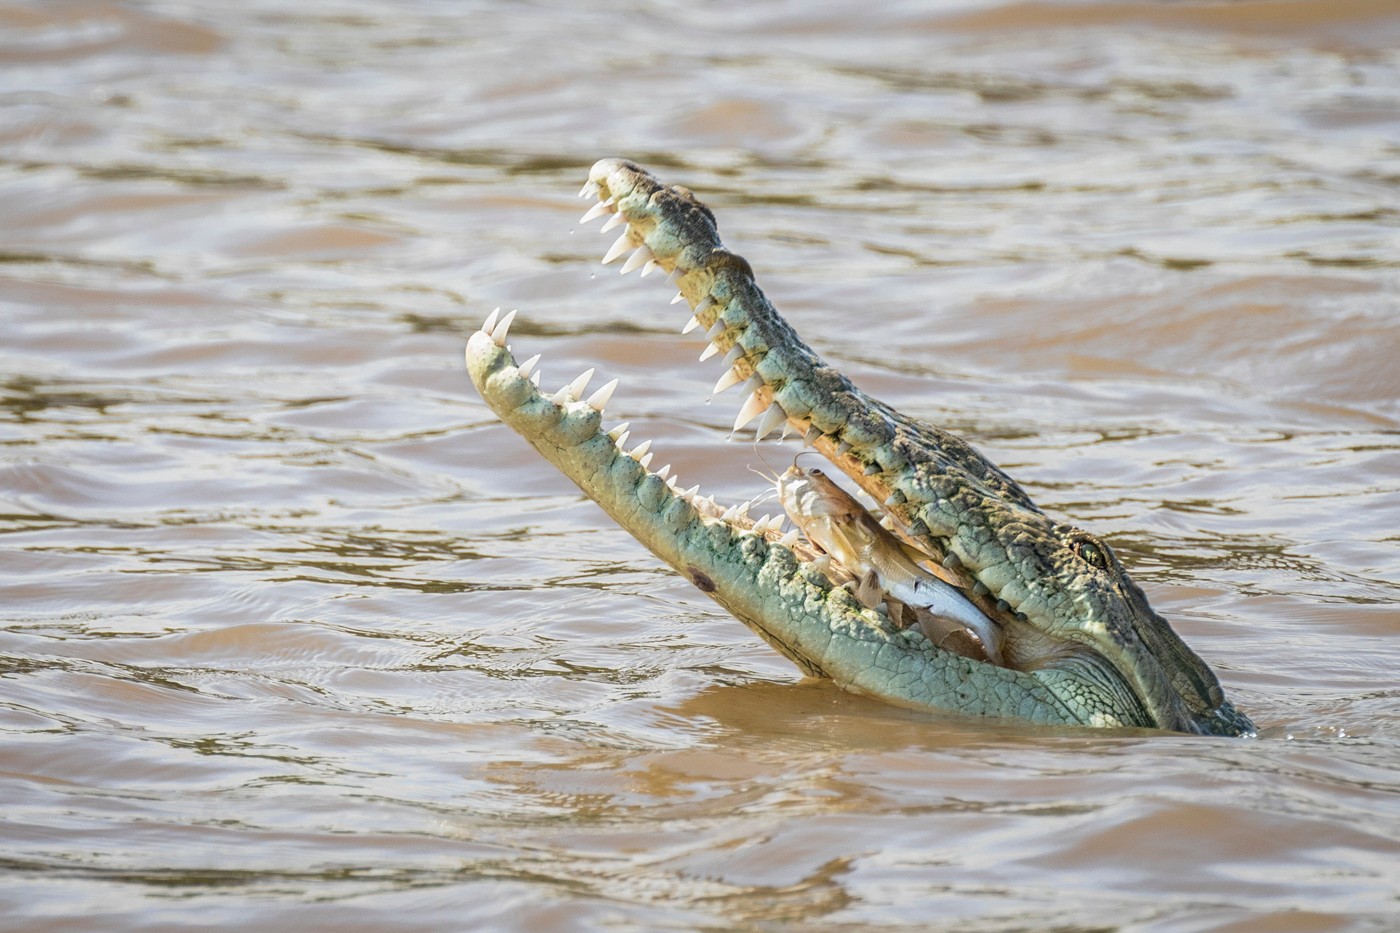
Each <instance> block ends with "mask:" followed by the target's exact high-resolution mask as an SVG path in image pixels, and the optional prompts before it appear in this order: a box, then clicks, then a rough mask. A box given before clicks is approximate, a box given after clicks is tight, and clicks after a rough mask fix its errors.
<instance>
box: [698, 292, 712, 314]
mask: <svg viewBox="0 0 1400 933" xmlns="http://www.w3.org/2000/svg"><path fill="white" fill-rule="evenodd" d="M714 305H715V299H714V298H713V297H712V296H710V295H706V296H705V297H704V298H703V299H701V301H700V303H699V304H698V305H696V306H695V313H696V314H704V313H705V312H706V311H708V310H710V309H711V308H713V307H714Z"/></svg>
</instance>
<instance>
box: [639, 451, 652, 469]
mask: <svg viewBox="0 0 1400 933" xmlns="http://www.w3.org/2000/svg"><path fill="white" fill-rule="evenodd" d="M655 456H656V454H654V453H650V454H647V455H646V456H645V457H643V458H642V459H640V460H638V461H637V462H638V463H640V464H641V465H642V469H644V470H645V469H646V468H647V467H649V466H651V458H652V457H655Z"/></svg>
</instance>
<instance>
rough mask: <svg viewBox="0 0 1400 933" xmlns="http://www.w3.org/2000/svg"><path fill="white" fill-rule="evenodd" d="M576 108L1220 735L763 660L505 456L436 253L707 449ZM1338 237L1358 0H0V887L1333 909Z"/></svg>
mask: <svg viewBox="0 0 1400 933" xmlns="http://www.w3.org/2000/svg"><path fill="white" fill-rule="evenodd" d="M604 156H627V157H631V158H635V159H637V160H639V161H641V162H643V163H645V164H647V165H648V166H650V167H651V168H652V169H653V170H655V171H656V172H658V173H659V174H661V175H662V176H663V177H664V178H665V179H666V180H669V181H676V182H682V183H685V184H687V185H689V186H690V187H692V188H693V189H695V190H696V191H697V192H699V193H700V194H701V196H702V197H703V198H704V199H705V200H706V201H707V202H708V203H710V204H711V205H712V206H713V207H714V209H715V210H716V212H717V214H718V217H719V221H720V226H721V230H722V232H723V234H724V235H725V238H726V242H727V243H728V244H729V245H730V246H731V247H733V248H734V249H736V250H737V251H739V252H741V253H743V254H744V255H745V256H747V258H748V259H749V260H750V261H751V262H752V263H753V265H754V266H755V268H756V269H757V270H758V273H759V276H760V281H761V283H762V284H763V286H764V287H765V289H766V290H767V291H768V293H769V294H770V295H771V296H772V297H773V298H774V299H775V301H776V302H777V303H778V305H779V306H780V307H781V308H782V309H783V310H784V312H785V313H786V314H787V315H788V317H789V319H790V320H791V321H792V322H793V323H794V325H795V326H796V327H797V328H798V329H799V330H800V332H801V333H802V334H803V336H804V337H805V338H806V339H807V340H808V341H809V342H810V343H812V344H813V345H814V346H815V347H816V348H817V349H818V351H820V352H821V353H823V354H825V355H826V356H827V357H828V358H830V359H831V360H833V361H834V362H836V363H837V364H838V365H839V366H840V367H842V368H843V369H844V370H845V371H846V372H847V373H849V374H850V375H851V376H852V377H853V378H855V379H856V380H857V381H858V382H859V383H860V384H862V385H863V386H864V387H866V388H867V389H868V390H870V391H871V392H873V393H874V394H876V395H878V396H881V397H883V398H885V399H887V400H889V401H890V402H892V403H894V404H895V405H897V406H898V407H900V408H902V409H904V410H905V411H908V412H911V413H914V414H917V415H920V416H924V417H927V418H930V419H932V420H934V421H936V422H938V423H940V424H943V425H945V426H949V427H951V428H953V429H955V430H957V431H960V432H961V433H963V434H964V435H966V436H967V437H969V438H970V439H971V440H973V441H974V442H975V443H977V444H978V445H980V446H981V447H982V448H983V449H984V450H985V451H986V452H987V453H988V454H989V455H990V456H991V457H992V458H993V459H994V460H996V461H997V462H999V463H1000V464H1001V465H1003V466H1004V467H1006V468H1007V469H1008V470H1009V471H1010V472H1011V473H1012V474H1013V475H1015V476H1016V477H1018V478H1019V479H1020V480H1022V482H1023V483H1024V484H1025V485H1026V486H1027V488H1028V489H1029V491H1030V492H1031V493H1032V495H1033V496H1034V497H1036V499H1037V500H1038V501H1039V502H1040V503H1041V505H1042V506H1043V507H1045V508H1047V509H1048V510H1050V511H1052V512H1054V513H1056V514H1058V515H1062V516H1065V517H1067V518H1070V519H1072V520H1074V521H1076V522H1078V523H1081V524H1083V525H1085V526H1087V527H1089V528H1091V529H1093V530H1094V531H1096V532H1099V533H1102V534H1104V535H1106V536H1107V537H1108V538H1109V539H1110V540H1111V541H1112V542H1113V543H1114V544H1115V545H1116V546H1117V548H1118V549H1119V550H1120V552H1121V553H1122V554H1123V555H1124V556H1125V559H1126V560H1127V561H1128V562H1129V563H1130V565H1131V566H1132V567H1133V569H1134V572H1135V575H1136V577H1137V579H1138V580H1139V581H1140V582H1141V583H1142V584H1143V585H1144V586H1145V587H1146V588H1147V590H1148V591H1149V593H1150V595H1151V596H1152V598H1153V600H1154V603H1155V604H1156V605H1157V607H1158V608H1159V609H1160V610H1162V611H1163V612H1164V613H1165V614H1166V615H1167V616H1168V617H1169V618H1171V619H1172V620H1173V621H1174V624H1175V625H1176V627H1177V628H1178V630H1179V631H1181V633H1182V634H1183V635H1184V636H1185V637H1186V639H1187V640H1188V641H1189V642H1190V643H1191V644H1192V646H1193V647H1194V648H1195V649H1196V650H1197V651H1198V652H1199V653H1201V654H1202V655H1203V656H1205V657H1206V658H1207V659H1209V661H1210V662H1211V663H1212V664H1213V665H1214V666H1215V668H1216V670H1217V671H1218V672H1219V673H1220V675H1221V678H1222V679H1223V681H1224V682H1225V684H1226V687H1227V689H1228V691H1229V692H1230V694H1231V695H1232V697H1233V698H1234V699H1235V700H1236V702H1237V703H1238V704H1239V706H1240V707H1241V708H1243V709H1245V710H1247V711H1248V712H1249V713H1250V714H1251V715H1252V716H1253V717H1254V718H1255V720H1256V721H1257V722H1258V724H1259V726H1260V730H1261V734H1260V736H1259V738H1257V739H1254V740H1246V741H1233V740H1232V741H1226V740H1212V739H1201V738H1189V737H1180V736H1171V735H1162V734H1151V733H1132V734H1122V733H1118V734H1115V733H1086V732H1073V731H1064V732H1055V731H1047V730H1036V729H1030V728H1023V727H1017V726H1014V725H1004V724H1003V725H984V724H975V723H967V722H959V721H951V720H940V719H938V718H936V717H930V716H925V715H916V714H912V713H908V712H904V711H900V710H897V709H892V708H889V707H886V706H883V705H881V704H879V703H875V702H871V701H867V700H862V699H860V698H857V697H853V696H849V695H846V694H844V693H842V692H840V691H838V690H836V689H834V688H832V687H830V686H829V685H825V684H822V683H818V682H812V681H804V680H801V679H800V678H799V677H798V676H797V675H796V673H795V671H794V670H793V669H792V667H791V666H790V665H788V664H787V663H786V662H785V661H783V660H782V659H781V658H779V657H778V656H777V655H775V654H774V653H773V652H772V651H770V650H769V649H768V648H766V647H765V646H764V645H763V644H761V643H760V642H759V641H758V639H757V638H755V637H754V636H753V635H751V634H750V633H749V632H748V631H747V630H746V629H744V628H743V627H742V626H740V625H739V624H738V623H737V622H735V621H734V620H732V619H730V618H729V617H727V616H726V615H724V614H723V613H722V612H720V611H719V610H718V609H717V608H716V607H715V606H714V605H713V604H711V603H710V602H708V601H707V600H706V599H705V597H704V596H703V595H702V594H700V593H699V592H698V591H696V590H694V589H693V588H691V587H690V586H689V584H687V583H685V582H684V581H682V580H681V579H679V578H677V577H676V576H674V575H672V574H670V573H669V572H667V571H665V570H664V569H662V568H661V567H660V566H659V565H658V564H657V562H656V561H655V560H653V559H652V558H651V557H650V555H648V554H647V553H646V552H645V551H644V550H643V549H642V548H641V547H640V546H639V545H637V544H636V543H634V542H633V541H632V540H631V539H630V538H629V537H627V536H626V535H625V534H624V533H623V532H621V531H620V530H618V529H617V528H616V527H614V526H612V525H611V524H610V523H609V522H608V521H606V520H605V518H604V517H603V516H602V514H601V513H600V512H599V511H598V510H597V509H596V508H595V507H594V506H592V505H591V504H590V503H588V502H587V501H585V500H583V499H582V498H581V497H580V495H579V494H578V493H577V492H576V491H575V490H574V489H573V488H572V487H571V486H569V485H568V484H567V483H566V482H565V481H564V480H562V479H561V478H560V477H558V476H557V475H556V474H554V473H553V472H552V471H551V470H550V469H549V468H548V467H546V466H545V465H544V464H543V462H542V461H540V460H538V459H536V458H535V457H533V456H532V455H531V454H530V452H529V451H528V449H527V448H526V447H525V446H524V444H523V443H521V442H520V441H519V440H518V439H517V438H516V437H515V436H514V435H513V434H511V433H510V432H509V431H508V430H506V429H505V428H503V427H502V426H500V425H499V424H497V423H496V422H495V421H494V420H493V418H492V417H491V416H490V414H489V412H487V411H486V409H485V408H484V406H483V405H482V404H481V403H480V401H479V399H477V398H476V396H475V394H474V393H473V391H472V389H471V388H470V385H469V383H468V382H467V380H466V377H465V375H464V373H463V372H462V366H461V350H462V347H463V344H464V342H465V339H466V337H467V335H468V334H469V333H470V332H471V331H472V330H473V329H475V327H476V326H477V325H478V324H479V323H480V321H481V320H482V318H484V317H485V315H486V313H487V312H488V311H490V309H491V308H493V307H495V306H497V305H504V306H506V307H519V308H520V309H521V312H520V313H521V316H520V318H519V320H518V321H517V323H516V325H515V328H514V331H513V337H512V342H513V343H514V345H515V347H516V350H517V352H518V353H523V354H524V355H530V354H533V353H536V352H539V353H542V354H543V363H542V366H543V370H544V373H545V385H546V386H547V387H550V388H553V387H555V386H557V385H558V384H562V383H563V382H565V381H566V380H568V379H571V378H572V377H573V376H574V375H575V374H577V373H578V372H580V371H581V370H583V369H585V368H588V367H597V369H598V371H599V374H600V376H599V377H598V378H599V380H601V379H603V378H612V377H620V378H621V379H622V385H621V388H620V389H619V390H618V393H617V395H616V396H615V400H614V402H613V403H612V413H613V414H614V415H615V416H616V417H617V418H619V419H622V418H625V419H628V420H630V421H631V422H632V425H633V431H634V436H636V437H638V438H641V437H647V436H650V437H653V438H655V449H656V450H657V451H658V456H659V457H661V458H662V459H661V460H660V461H658V462H666V461H669V462H671V463H673V464H674V466H675V469H677V470H678V472H679V473H680V474H681V476H682V478H683V479H685V480H687V481H689V482H700V483H701V484H702V488H704V489H706V490H709V491H711V492H713V493H715V494H716V495H717V496H718V497H719V498H720V499H722V500H725V501H735V500H736V499H741V498H747V497H748V496H750V495H753V494H754V493H756V492H758V491H759V489H760V488H761V481H760V480H758V479H757V478H756V477H754V476H753V475H752V474H751V473H750V472H749V470H748V468H749V467H750V466H754V467H761V466H762V464H761V462H760V460H759V454H758V453H757V452H755V451H754V449H753V448H752V446H751V445H749V444H746V443H743V442H737V441H735V442H726V440H725V438H726V435H727V434H728V427H729V424H730V422H731V421H732V419H733V415H734V410H735V406H737V404H738V402H739V399H738V398H737V397H736V396H735V397H731V396H724V397H722V398H721V399H717V400H716V401H715V402H714V403H713V404H710V405H706V404H705V398H706V396H707V395H708V394H709V391H710V387H711V385H712V383H713V381H714V379H715V377H716V376H717V375H718V371H717V368H716V366H715V364H714V361H710V362H709V363H698V362H697V361H696V359H695V357H696V355H697V353H698V351H699V349H700V348H701V346H702V343H701V342H698V341H695V340H693V339H691V338H689V337H687V338H682V337H680V336H679V334H678V330H679V326H680V324H681V323H682V322H683V320H684V314H682V313H678V312H677V311H676V309H675V308H674V307H671V306H668V305H667V300H668V299H669V298H670V292H669V291H668V290H667V289H666V288H665V287H664V286H663V285H662V284H661V283H660V282H659V281H658V278H659V277H656V276H653V277H651V278H648V279H647V280H645V281H638V280H637V277H636V276H629V277H627V278H625V279H624V278H622V277H620V276H618V274H617V271H616V269H617V267H616V266H611V267H607V268H604V267H602V266H600V265H599V263H598V260H599V258H600V256H601V254H602V252H603V251H604V249H605V248H606V246H607V244H608V243H609V242H611V237H600V236H599V235H598V234H597V232H596V227H587V228H584V227H580V226H579V225H578V223H577V220H578V217H579V215H580V214H581V213H582V210H583V207H584V205H583V202H580V201H578V200H576V198H575V193H576V192H577V190H578V188H579V186H580V184H581V183H582V181H583V178H584V174H585V172H586V170H587V167H588V166H589V164H591V163H592V162H593V161H594V160H595V159H597V158H600V157H604ZM1398 263H1400V13H1397V10H1396V7H1395V6H1394V4H1393V3H1391V2H1388V0H1335V2H1325V0H1316V2H1308V0H1268V2H1256V3H1228V4H1200V3H1190V2H1183V3H1161V4H1158V3H1113V2H1103V3H1092V2H1068V3H1049V2H1045V3H1040V2H1012V3H998V2H991V0H970V2H966V3H958V4H936V3H935V4H918V3H903V4H890V5H874V4H866V5H861V6H860V7H857V6H856V5H852V4H840V3H835V2H815V3H804V4H781V3H775V4H754V3H745V4H733V3H724V4H695V3H661V4H640V3H623V2H615V3H612V2H610V3H602V4H537V3H529V4H516V3H491V2H480V3H469V4H455V3H446V2H429V0H401V2H392V3H382V2H379V3H369V2H360V0H336V2H323V3H308V4H300V5H298V4H287V3H274V2H268V0H258V2H251V3H240V4H229V3H215V2H212V0H149V2H116V0H109V2H100V3H99V2H83V0H73V2H49V0H43V2H40V0H35V2H32V3H17V2H14V0H0V326H2V327H3V340H0V400H3V408H0V444H3V446H2V447H0V506H2V508H0V511H2V512H3V515H0V530H3V532H4V533H3V536H0V608H3V625H0V800H3V810H0V813H3V820H0V866H3V867H2V868H0V927H3V928H5V929H25V930H42V931H54V930H96V929H101V930H175V929H188V928H191V927H194V926H234V925H237V926H240V927H246V928H249V929H296V930H306V929H318V930H319V929H335V930H340V931H351V930H383V929H403V930H417V929H423V930H428V929H444V930H446V929H502V930H506V929H519V930H535V931H537V930H689V929H713V930H728V929H769V930H777V929H785V930H795V929H802V930H809V929H811V930H823V929H829V930H837V929H841V930H848V929H910V930H913V929H920V930H923V929H934V930H1031V929H1058V930H1100V929H1117V928H1131V929H1152V930H1168V931H1184V930H1205V929H1228V930H1237V931H1244V930H1250V931H1255V930H1258V931H1265V930H1268V931H1273V930H1288V931H1311V930H1343V929H1347V930H1350V929H1361V930H1366V929H1394V928H1396V926H1397V924H1400V902H1398V901H1397V889H1400V773H1398V769H1400V687H1397V669H1398V668H1400V648H1397V628H1398V627H1400V612H1398V611H1397V597H1400V583H1397V581H1400V548H1397V544H1400V538H1397V532H1396V529H1397V528H1400V433H1397V429H1400V401H1398V400H1400V305H1398V304H1397V297H1396V295H1397V284H1400V273H1398V272H1397V265H1398ZM595 384H598V383H596V382H595ZM763 455H764V456H765V457H767V458H768V459H769V460H770V461H781V459H782V458H784V457H788V456H790V453H785V452H783V451H782V450H781V449H780V448H778V447H777V446H776V445H771V444H770V445H767V446H766V447H765V450H764V452H763Z"/></svg>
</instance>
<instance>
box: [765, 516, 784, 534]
mask: <svg viewBox="0 0 1400 933" xmlns="http://www.w3.org/2000/svg"><path fill="white" fill-rule="evenodd" d="M786 524H787V516H786V515H784V514H783V513H781V512H779V513H778V514H777V515H774V516H773V518H772V520H771V521H769V522H768V530H769V531H782V530H783V526H784V525H786Z"/></svg>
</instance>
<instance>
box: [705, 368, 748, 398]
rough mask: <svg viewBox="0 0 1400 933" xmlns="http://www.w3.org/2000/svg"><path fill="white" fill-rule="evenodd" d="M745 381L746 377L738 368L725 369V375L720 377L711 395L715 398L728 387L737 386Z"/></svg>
mask: <svg viewBox="0 0 1400 933" xmlns="http://www.w3.org/2000/svg"><path fill="white" fill-rule="evenodd" d="M743 381H744V377H743V376H741V375H739V371H738V370H737V369H734V368H732V367H731V368H729V369H726V370H725V371H724V375H723V376H720V377H719V382H716V383H715V390H714V391H713V392H711V393H710V397H711V398H714V397H715V396H716V395H719V394H720V393H721V392H723V391H724V390H725V389H728V388H730V387H732V386H736V385H738V384H739V383H741V382H743Z"/></svg>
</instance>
